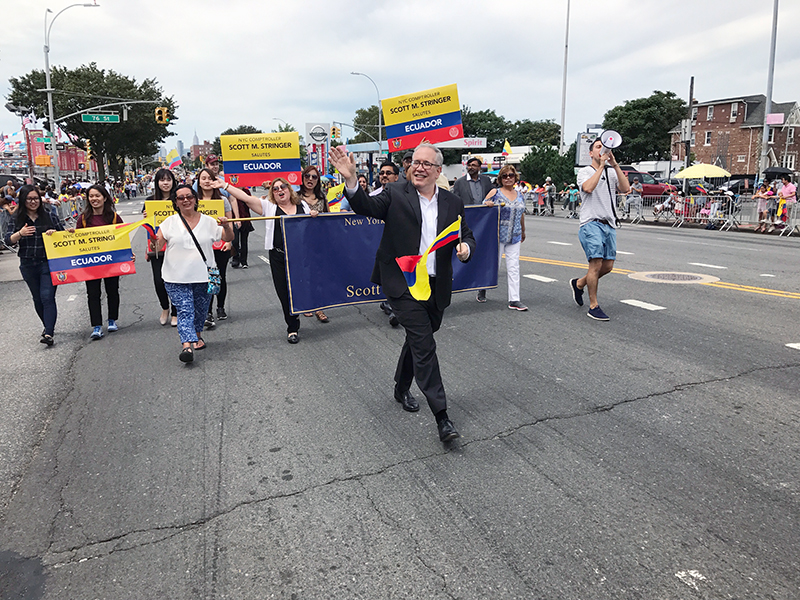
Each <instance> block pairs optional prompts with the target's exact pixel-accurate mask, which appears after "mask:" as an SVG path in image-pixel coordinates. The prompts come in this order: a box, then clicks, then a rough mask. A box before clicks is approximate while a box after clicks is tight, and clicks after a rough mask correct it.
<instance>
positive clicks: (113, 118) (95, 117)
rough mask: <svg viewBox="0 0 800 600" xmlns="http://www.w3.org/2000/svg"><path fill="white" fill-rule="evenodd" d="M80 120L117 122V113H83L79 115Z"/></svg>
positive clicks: (86, 121) (85, 121)
mask: <svg viewBox="0 0 800 600" xmlns="http://www.w3.org/2000/svg"><path fill="white" fill-rule="evenodd" d="M81 121H82V122H84V123H119V115H112V114H108V113H93V114H90V115H87V114H83V115H81Z"/></svg>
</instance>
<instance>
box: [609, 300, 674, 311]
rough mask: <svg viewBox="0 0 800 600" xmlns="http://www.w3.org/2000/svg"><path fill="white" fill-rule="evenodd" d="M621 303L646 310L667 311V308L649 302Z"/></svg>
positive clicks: (624, 301) (628, 301) (633, 301)
mask: <svg viewBox="0 0 800 600" xmlns="http://www.w3.org/2000/svg"><path fill="white" fill-rule="evenodd" d="M620 302H622V303H623V304H630V305H631V306H635V307H636V308H643V309H645V310H666V308H667V307H666V306H658V305H657V304H650V303H649V302H642V301H641V300H620Z"/></svg>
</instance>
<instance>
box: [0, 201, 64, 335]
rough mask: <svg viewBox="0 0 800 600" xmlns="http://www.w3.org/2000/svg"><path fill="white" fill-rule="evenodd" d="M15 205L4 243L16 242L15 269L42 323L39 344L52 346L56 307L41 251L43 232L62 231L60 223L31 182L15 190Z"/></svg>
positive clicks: (44, 256)
mask: <svg viewBox="0 0 800 600" xmlns="http://www.w3.org/2000/svg"><path fill="white" fill-rule="evenodd" d="M18 198H19V208H18V209H17V213H16V215H15V218H14V219H12V220H10V221H9V223H8V229H7V230H6V237H5V242H6V244H8V245H13V244H19V251H18V254H19V270H20V273H22V278H23V279H24V280H25V283H27V284H28V288H29V289H30V291H31V296H33V307H34V308H35V309H36V314H37V315H39V319H40V320H41V321H42V324H43V325H44V331H42V336H41V339H40V340H39V341H40V342H41V343H43V344H47V345H48V346H52V345H53V334H54V332H55V327H56V318H57V317H58V310H57V308H56V286H54V285H53V281H52V279H51V278H50V266H49V264H48V263H47V255H46V254H45V250H44V237H43V236H45V235H52V234H53V232H54V231H63V230H64V224H63V223H62V222H61V220H60V219H58V218H57V217H54V215H53V214H52V213H51V212H50V210H48V209H47V208H45V207H44V205H43V204H42V197H41V195H40V194H39V192H38V190H37V189H36V188H35V187H33V186H31V185H23V186H22V187H21V188H20V189H19V194H18Z"/></svg>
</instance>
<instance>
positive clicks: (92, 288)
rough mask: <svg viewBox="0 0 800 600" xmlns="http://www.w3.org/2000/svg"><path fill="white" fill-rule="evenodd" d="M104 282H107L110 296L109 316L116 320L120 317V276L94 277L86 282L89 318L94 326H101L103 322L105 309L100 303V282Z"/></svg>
mask: <svg viewBox="0 0 800 600" xmlns="http://www.w3.org/2000/svg"><path fill="white" fill-rule="evenodd" d="M102 282H105V286H106V296H107V297H108V318H109V319H111V320H114V321H116V320H117V319H119V277H106V278H105V279H92V280H89V281H87V282H86V296H87V297H88V299H89V320H90V321H91V322H92V327H99V326H100V325H102V324H103V309H102V307H101V303H100V294H101V291H100V284H101V283H102Z"/></svg>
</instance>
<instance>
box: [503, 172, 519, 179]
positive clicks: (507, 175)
mask: <svg viewBox="0 0 800 600" xmlns="http://www.w3.org/2000/svg"><path fill="white" fill-rule="evenodd" d="M516 178H517V176H516V175H514V174H513V173H504V174H503V175H501V176H500V179H516Z"/></svg>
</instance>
